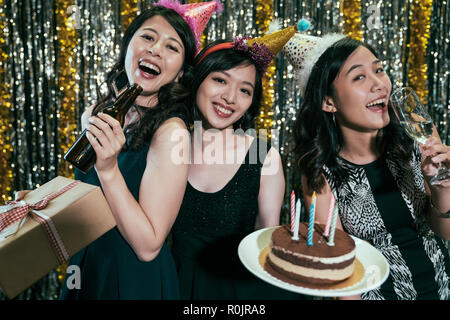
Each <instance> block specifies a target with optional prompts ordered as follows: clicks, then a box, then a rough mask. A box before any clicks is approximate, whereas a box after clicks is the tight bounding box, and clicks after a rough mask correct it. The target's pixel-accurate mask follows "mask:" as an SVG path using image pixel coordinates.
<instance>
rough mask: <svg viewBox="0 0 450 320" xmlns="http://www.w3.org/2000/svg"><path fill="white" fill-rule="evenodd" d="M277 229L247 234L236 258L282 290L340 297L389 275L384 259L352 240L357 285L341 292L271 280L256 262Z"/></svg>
mask: <svg viewBox="0 0 450 320" xmlns="http://www.w3.org/2000/svg"><path fill="white" fill-rule="evenodd" d="M276 228H278V227H270V228H265V229H260V230H257V231H255V232H252V233H251V234H249V235H247V236H246V237H245V238H244V239H242V241H241V242H240V244H239V247H238V255H239V259H241V262H242V264H243V265H244V266H245V267H246V268H247V269H248V270H249V271H250V272H251V273H253V274H254V275H255V276H257V277H258V278H260V279H262V280H264V281H266V282H268V283H270V284H272V285H274V286H277V287H280V288H282V289H285V290H289V291H293V292H297V293H301V294H305V295H310V296H321V297H342V296H350V295H355V294H361V293H363V292H366V291H370V290H373V289H376V288H378V287H379V286H381V284H382V283H383V282H384V281H386V279H387V277H388V275H389V265H388V263H387V261H386V258H385V257H384V256H383V255H382V254H381V253H380V252H379V251H378V250H377V249H375V248H374V247H373V246H371V245H370V244H369V243H368V242H366V241H362V240H361V239H358V238H356V237H353V236H352V238H353V240H355V244H356V258H357V259H358V260H359V261H360V262H361V264H362V265H363V267H364V271H365V272H364V277H363V278H362V280H361V281H359V282H358V283H357V284H355V285H352V286H350V287H346V288H342V289H310V288H305V287H300V286H297V285H293V284H290V283H287V282H284V281H282V280H280V279H278V278H275V277H274V276H272V275H271V274H269V273H268V272H267V271H265V270H264V269H263V267H262V266H261V264H260V263H259V255H260V253H261V251H262V250H263V249H264V248H266V247H267V246H268V245H269V243H270V237H271V235H272V232H273V231H274V230H275V229H276Z"/></svg>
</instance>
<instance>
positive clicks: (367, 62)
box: [288, 35, 450, 300]
mask: <svg viewBox="0 0 450 320" xmlns="http://www.w3.org/2000/svg"><path fill="white" fill-rule="evenodd" d="M301 37H303V36H299V37H297V38H295V39H294V40H293V41H297V42H298V43H297V44H298V46H300V47H301V46H302V43H305V42H306V39H302V38H301ZM308 43H310V44H311V43H312V46H311V47H312V48H314V49H313V50H310V48H305V50H298V51H297V52H298V53H297V54H299V55H302V57H301V59H298V57H297V59H295V61H301V63H302V65H301V66H300V67H299V69H300V70H299V71H298V74H299V75H300V77H299V78H300V87H301V88H300V89H301V90H302V93H303V100H302V101H303V103H302V106H301V107H300V109H299V112H298V115H297V120H296V123H295V127H294V134H295V142H296V156H297V165H298V168H299V170H300V171H301V173H302V186H303V192H304V196H305V201H306V205H307V206H309V205H310V204H311V196H312V194H313V192H314V191H315V192H316V193H317V203H316V208H317V209H316V219H317V220H318V221H317V222H318V223H323V224H325V223H326V219H327V214H328V207H329V203H330V199H331V197H335V199H336V203H337V204H338V205H339V219H338V223H337V228H340V229H343V230H344V231H346V232H347V233H349V234H351V235H353V236H356V237H358V238H360V239H363V240H366V241H368V242H369V243H370V244H372V245H373V246H374V247H376V248H377V249H378V250H379V251H380V252H381V253H382V254H383V255H384V256H385V257H386V259H387V261H388V263H389V266H390V274H389V277H388V279H387V281H386V282H385V283H383V285H382V286H381V287H380V288H377V289H375V290H372V291H369V292H366V293H363V294H362V295H361V296H353V297H348V298H353V299H358V298H362V299H399V300H415V299H442V300H448V299H450V288H449V278H450V261H449V255H448V251H447V248H446V247H445V245H444V241H443V240H449V239H450V219H449V218H450V215H449V210H450V179H446V180H441V181H440V182H439V183H432V179H433V177H434V176H435V175H436V174H437V173H438V169H439V166H440V164H443V165H447V166H448V165H450V148H449V147H448V146H446V145H444V144H443V143H442V142H441V139H440V138H439V136H438V134H437V131H436V129H435V128H434V126H433V130H432V135H430V136H428V139H426V140H422V141H421V143H418V142H417V141H415V140H413V139H411V137H410V136H408V135H407V133H406V132H405V130H404V129H403V127H402V126H401V125H400V122H401V121H402V120H401V119H400V120H399V119H398V118H397V117H396V115H395V113H394V112H393V107H392V102H391V99H390V97H391V91H392V84H391V81H390V79H389V77H388V75H387V74H386V73H385V71H384V70H383V66H382V63H381V61H380V59H379V58H378V55H377V53H376V51H375V50H374V49H373V48H371V47H369V46H367V45H366V44H363V43H362V42H360V41H357V40H354V39H349V38H346V37H345V36H343V35H327V36H324V37H323V38H317V37H309V39H308ZM288 56H289V55H288ZM290 60H291V61H292V60H293V59H290ZM293 64H294V66H296V65H295V63H293ZM411 109H412V108H411V107H410V110H411ZM417 110H418V109H417ZM416 120H417V119H416Z"/></svg>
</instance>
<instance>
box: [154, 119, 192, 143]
mask: <svg viewBox="0 0 450 320" xmlns="http://www.w3.org/2000/svg"><path fill="white" fill-rule="evenodd" d="M178 130H180V132H183V133H188V131H187V127H186V124H185V123H184V121H183V120H182V119H180V118H178V117H172V118H170V119H167V120H166V121H164V122H163V123H162V124H161V125H160V126H159V128H158V129H157V130H156V132H155V138H159V137H162V136H163V137H167V136H168V135H169V136H170V135H172V134H173V133H174V132H176V131H178Z"/></svg>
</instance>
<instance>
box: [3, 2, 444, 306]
mask: <svg viewBox="0 0 450 320" xmlns="http://www.w3.org/2000/svg"><path fill="white" fill-rule="evenodd" d="M152 2H154V1H151V0H106V1H105V0H101V1H100V0H45V1H44V0H0V194H1V197H2V201H7V200H11V198H12V196H13V194H12V193H13V191H14V190H19V189H33V188H35V187H38V186H39V185H41V184H43V183H45V182H46V181H48V180H50V179H52V178H54V177H55V176H56V175H64V176H67V177H73V170H72V168H71V167H70V166H68V165H67V164H66V163H64V160H62V155H63V154H64V152H65V150H67V148H68V147H69V146H70V145H71V143H72V142H73V141H74V139H75V137H76V136H77V134H78V133H79V131H80V115H81V113H82V112H83V110H84V109H85V108H86V107H87V106H89V105H91V104H92V103H94V102H95V100H96V99H97V97H98V92H104V85H102V83H103V81H104V75H105V72H106V71H107V70H109V69H110V68H111V66H112V65H113V63H114V58H115V57H116V56H117V54H118V50H119V40H120V38H121V36H122V34H123V31H124V29H125V28H126V26H127V25H128V24H129V23H130V21H131V20H132V19H133V17H135V16H136V14H138V13H139V12H140V11H141V10H143V9H144V8H146V7H148V6H149V5H151V3H152ZM182 2H183V3H187V2H199V1H197V0H185V1H182ZM222 3H223V5H224V11H223V13H222V14H221V15H217V16H216V15H213V17H212V19H211V21H210V23H209V25H208V27H207V29H206V30H205V32H204V35H203V38H202V43H203V44H204V43H207V42H209V41H213V40H215V39H218V38H231V37H232V36H234V35H243V34H245V35H248V36H260V35H261V34H262V33H264V32H265V31H267V28H268V21H266V20H267V19H270V18H278V19H280V21H281V22H282V24H283V26H285V27H286V26H288V25H290V24H293V23H295V22H296V21H297V20H299V19H300V18H307V19H309V20H310V21H311V22H312V25H313V28H312V29H311V30H309V31H308V33H309V34H312V35H322V34H324V33H328V32H345V33H346V34H348V35H349V36H352V37H354V38H358V39H362V40H364V41H367V42H368V43H369V44H371V45H373V46H375V47H377V48H378V49H379V50H380V51H381V53H382V54H383V56H384V59H385V67H386V69H387V72H388V73H389V74H390V75H391V77H392V80H393V83H394V85H395V86H401V85H410V86H412V87H414V89H415V90H416V91H417V92H418V93H419V95H420V97H421V98H422V101H423V102H425V103H427V106H428V110H429V112H430V114H431V115H432V117H433V120H434V123H435V124H436V126H437V128H438V131H439V134H440V136H441V138H442V140H443V141H444V143H447V144H448V143H450V129H449V124H448V118H449V115H450V111H449V102H450V88H449V80H450V79H449V60H450V52H449V34H450V30H449V28H450V21H449V20H450V19H449V17H450V5H449V1H448V0H446V1H441V0H434V1H432V0H422V1H417V0H394V1H390V2H387V1H384V2H382V1H375V0H343V1H329V0H314V1H313V0H303V1H300V0H239V1H238V0H235V1H233V0H222ZM292 74H293V73H292V67H291V66H290V65H289V64H288V63H287V61H286V59H285V58H284V57H283V56H282V55H279V56H278V57H277V58H276V59H275V62H274V64H273V65H272V66H271V69H270V72H269V76H267V77H266V79H265V81H264V97H263V103H262V106H261V114H260V116H259V118H258V122H257V126H258V128H264V129H272V132H275V131H273V129H276V130H277V131H276V132H278V134H277V136H278V138H276V136H272V138H273V139H272V140H274V141H272V142H276V141H275V140H278V145H279V150H280V153H281V155H282V157H283V161H284V163H283V164H284V169H285V175H286V201H285V204H284V205H283V210H282V221H281V222H282V223H285V222H287V221H288V216H289V215H288V212H289V201H287V200H288V195H289V194H290V192H291V190H293V189H294V190H295V191H296V194H297V195H298V196H301V193H300V190H301V186H300V177H299V176H298V173H297V172H296V170H295V169H294V163H293V159H292V154H291V149H292V146H293V144H292V140H291V138H290V137H291V134H292V124H293V121H294V120H295V114H296V112H297V110H298V108H299V105H300V98H299V94H298V89H297V87H296V83H295V81H294V79H293V77H292ZM275 138H276V139H275ZM303 212H305V210H303ZM64 270H65V266H60V267H58V269H56V270H54V271H52V272H50V273H49V274H48V275H47V276H46V277H44V278H43V279H41V280H40V281H38V282H37V283H36V284H34V285H33V286H32V287H31V288H29V289H28V290H26V291H25V292H24V293H22V294H21V295H19V296H18V297H17V298H16V299H56V298H57V297H58V295H59V292H60V288H61V281H62V278H63V276H64ZM0 299H5V296H4V295H2V293H1V292H0Z"/></svg>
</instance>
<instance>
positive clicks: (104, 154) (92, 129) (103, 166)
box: [86, 113, 126, 172]
mask: <svg viewBox="0 0 450 320" xmlns="http://www.w3.org/2000/svg"><path fill="white" fill-rule="evenodd" d="M88 121H89V125H88V126H87V128H86V129H87V135H86V137H87V138H88V140H89V142H90V144H91V145H92V147H93V148H94V150H95V154H96V156H97V159H96V161H95V169H96V170H97V172H99V171H102V172H103V171H108V170H111V169H113V168H114V167H115V166H116V165H117V156H118V155H119V153H120V151H121V150H122V147H123V145H124V144H125V142H126V138H125V134H124V132H123V129H122V126H121V124H120V122H119V121H117V120H116V119H114V118H113V117H111V116H109V115H107V114H105V113H99V114H97V116H93V117H90V118H89V119H88Z"/></svg>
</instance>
